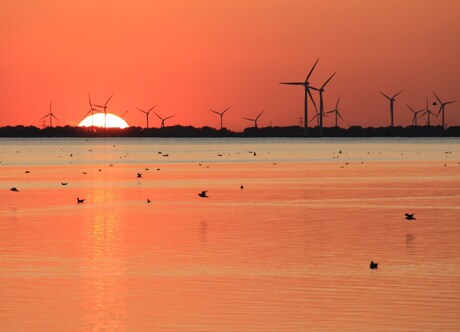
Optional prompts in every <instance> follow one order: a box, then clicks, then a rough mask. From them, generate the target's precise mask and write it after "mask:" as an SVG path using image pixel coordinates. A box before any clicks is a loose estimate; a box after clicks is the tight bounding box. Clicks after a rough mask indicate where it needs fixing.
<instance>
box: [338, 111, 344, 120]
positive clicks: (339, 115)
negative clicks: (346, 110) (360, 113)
mask: <svg viewBox="0 0 460 332" xmlns="http://www.w3.org/2000/svg"><path fill="white" fill-rule="evenodd" d="M337 115H338V116H339V117H340V118H341V119H342V121H345V119H344V118H342V115H341V114H340V112H338V111H337Z"/></svg>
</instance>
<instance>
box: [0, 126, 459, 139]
mask: <svg viewBox="0 0 460 332" xmlns="http://www.w3.org/2000/svg"><path fill="white" fill-rule="evenodd" d="M0 137H460V126H451V127H449V128H447V129H443V128H442V126H408V127H379V128H373V127H370V128H363V127H360V126H352V127H349V128H340V127H328V128H323V132H322V135H320V129H319V128H318V127H314V128H308V134H306V135H305V134H304V128H303V127H300V126H289V127H261V128H246V129H245V130H244V131H242V132H233V131H230V130H227V129H225V128H223V129H220V130H219V129H215V128H211V127H201V128H195V127H192V126H171V127H164V128H148V129H147V128H141V127H129V128H125V129H120V128H106V129H105V128H101V127H94V128H91V127H71V126H65V127H46V128H43V129H41V128H37V127H34V126H15V127H13V126H6V127H0Z"/></svg>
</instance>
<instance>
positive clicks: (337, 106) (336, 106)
mask: <svg viewBox="0 0 460 332" xmlns="http://www.w3.org/2000/svg"><path fill="white" fill-rule="evenodd" d="M339 101H340V96H339V99H337V104H335V109H338V108H339Z"/></svg>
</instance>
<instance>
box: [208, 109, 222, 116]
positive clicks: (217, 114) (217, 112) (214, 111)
mask: <svg viewBox="0 0 460 332" xmlns="http://www.w3.org/2000/svg"><path fill="white" fill-rule="evenodd" d="M210 111H211V112H213V113H216V114H217V115H221V114H220V113H219V112H217V111H214V110H211V109H210Z"/></svg>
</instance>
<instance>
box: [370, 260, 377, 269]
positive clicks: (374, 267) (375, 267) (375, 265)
mask: <svg viewBox="0 0 460 332" xmlns="http://www.w3.org/2000/svg"><path fill="white" fill-rule="evenodd" d="M378 267H379V263H376V262H374V261H371V263H370V264H369V268H370V269H377V268H378Z"/></svg>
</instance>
